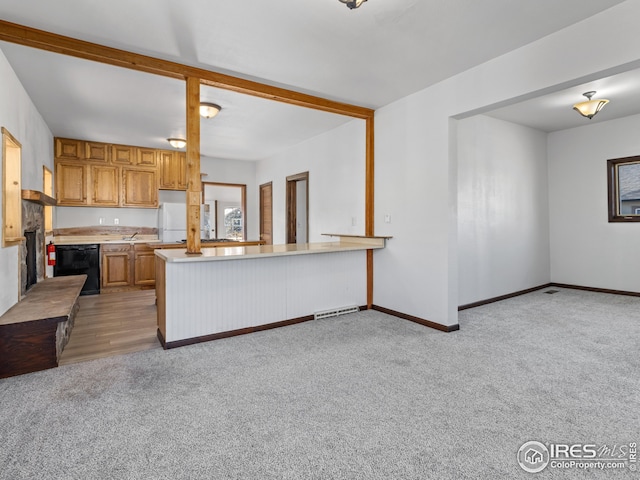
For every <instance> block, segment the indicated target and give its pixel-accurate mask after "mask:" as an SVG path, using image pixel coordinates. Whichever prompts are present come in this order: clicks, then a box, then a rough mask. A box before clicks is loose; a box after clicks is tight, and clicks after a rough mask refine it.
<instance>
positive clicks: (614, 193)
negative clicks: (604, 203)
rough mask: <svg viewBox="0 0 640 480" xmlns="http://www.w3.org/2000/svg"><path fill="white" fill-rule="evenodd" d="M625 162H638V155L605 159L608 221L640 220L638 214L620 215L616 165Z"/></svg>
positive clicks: (627, 221) (628, 221)
mask: <svg viewBox="0 0 640 480" xmlns="http://www.w3.org/2000/svg"><path fill="white" fill-rule="evenodd" d="M626 163H640V156H634V157H623V158H612V159H610V160H607V189H608V192H607V193H608V200H609V223H620V222H622V223H635V222H640V215H620V212H619V211H618V205H619V204H620V201H619V198H620V195H619V183H618V167H619V165H622V164H626Z"/></svg>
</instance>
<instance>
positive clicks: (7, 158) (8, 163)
mask: <svg viewBox="0 0 640 480" xmlns="http://www.w3.org/2000/svg"><path fill="white" fill-rule="evenodd" d="M21 152H22V146H21V145H20V143H19V142H18V141H17V140H16V139H15V138H13V135H11V134H10V133H9V132H8V131H7V129H6V128H4V127H2V246H3V247H8V246H11V245H17V244H18V243H20V242H21V241H22V240H24V237H23V236H22V187H21V184H20V180H21V174H20V167H21Z"/></svg>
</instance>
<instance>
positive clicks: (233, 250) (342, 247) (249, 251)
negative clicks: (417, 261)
mask: <svg viewBox="0 0 640 480" xmlns="http://www.w3.org/2000/svg"><path fill="white" fill-rule="evenodd" d="M379 248H384V240H383V241H382V242H379V243H376V244H372V243H371V242H368V241H363V242H357V241H350V242H318V243H301V244H287V245H255V246H246V247H219V248H208V249H203V251H202V253H201V254H197V255H188V254H187V249H186V248H179V249H171V250H162V249H160V250H156V251H155V252H156V255H157V256H159V257H160V258H162V259H163V260H165V261H166V262H169V263H192V262H211V261H220V260H244V259H249V258H269V257H279V256H287V255H309V254H318V253H334V252H351V251H358V250H373V249H379Z"/></svg>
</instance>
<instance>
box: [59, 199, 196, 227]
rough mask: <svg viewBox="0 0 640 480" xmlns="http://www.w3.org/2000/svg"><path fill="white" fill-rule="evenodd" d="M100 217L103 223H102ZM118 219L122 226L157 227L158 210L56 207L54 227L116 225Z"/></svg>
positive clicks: (119, 224)
mask: <svg viewBox="0 0 640 480" xmlns="http://www.w3.org/2000/svg"><path fill="white" fill-rule="evenodd" d="M183 201H184V200H183ZM100 219H102V221H103V223H100ZM116 219H118V226H120V227H150V228H157V227H158V210H157V209H155V208H95V207H56V218H55V223H54V228H56V229H57V228H71V227H93V226H96V225H111V226H114V225H115V224H116V223H115V220H116Z"/></svg>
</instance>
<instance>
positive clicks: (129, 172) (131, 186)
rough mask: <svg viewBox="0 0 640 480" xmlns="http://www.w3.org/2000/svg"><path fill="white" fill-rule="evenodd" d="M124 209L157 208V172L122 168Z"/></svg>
mask: <svg viewBox="0 0 640 480" xmlns="http://www.w3.org/2000/svg"><path fill="white" fill-rule="evenodd" d="M122 184H123V185H122V203H121V205H122V206H123V207H139V208H140V207H141V208H147V207H157V206H158V176H157V172H156V171H155V170H151V169H149V170H143V169H140V168H130V167H122Z"/></svg>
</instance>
